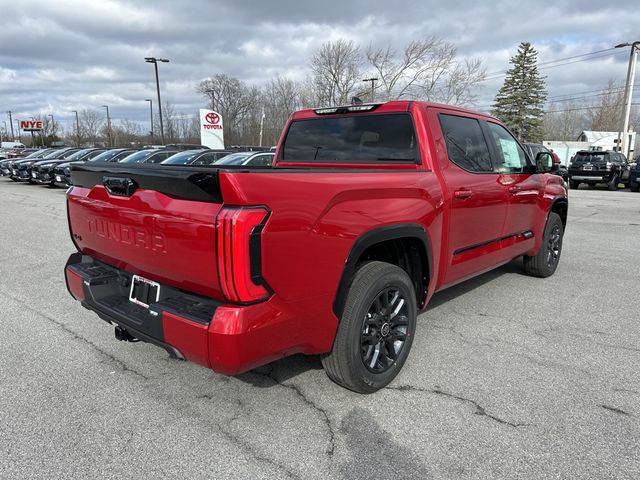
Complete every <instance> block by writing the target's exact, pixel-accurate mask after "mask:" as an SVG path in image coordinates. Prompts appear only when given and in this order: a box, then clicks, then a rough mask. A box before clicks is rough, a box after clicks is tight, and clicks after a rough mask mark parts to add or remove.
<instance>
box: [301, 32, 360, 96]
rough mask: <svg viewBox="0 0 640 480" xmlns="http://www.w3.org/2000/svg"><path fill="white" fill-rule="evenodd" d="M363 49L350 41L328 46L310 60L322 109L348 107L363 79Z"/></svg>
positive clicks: (341, 41)
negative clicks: (323, 106) (337, 106)
mask: <svg viewBox="0 0 640 480" xmlns="http://www.w3.org/2000/svg"><path fill="white" fill-rule="evenodd" d="M362 64H363V59H362V54H361V51H360V47H358V46H357V45H356V44H354V43H353V41H351V40H349V41H347V40H343V39H340V40H337V41H335V42H327V43H325V44H323V45H322V47H320V49H319V50H318V51H317V52H316V53H315V54H314V55H313V57H312V58H311V72H312V76H313V81H314V87H315V91H316V95H317V100H318V104H319V105H325V106H326V105H345V104H347V103H349V102H350V100H351V98H350V97H352V96H354V95H355V94H356V91H357V89H356V85H358V84H359V82H360V81H361V78H362Z"/></svg>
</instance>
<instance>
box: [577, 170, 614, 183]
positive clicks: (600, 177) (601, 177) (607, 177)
mask: <svg viewBox="0 0 640 480" xmlns="http://www.w3.org/2000/svg"><path fill="white" fill-rule="evenodd" d="M569 178H570V179H571V180H573V181H578V182H604V183H609V181H611V178H613V174H612V172H603V171H593V172H589V171H577V172H569Z"/></svg>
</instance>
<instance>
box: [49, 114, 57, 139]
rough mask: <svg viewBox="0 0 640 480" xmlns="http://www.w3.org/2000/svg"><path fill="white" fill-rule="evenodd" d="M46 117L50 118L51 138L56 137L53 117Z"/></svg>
mask: <svg viewBox="0 0 640 480" xmlns="http://www.w3.org/2000/svg"><path fill="white" fill-rule="evenodd" d="M47 117H51V137H55V136H56V122H55V120H54V119H53V115H51V114H49V115H47Z"/></svg>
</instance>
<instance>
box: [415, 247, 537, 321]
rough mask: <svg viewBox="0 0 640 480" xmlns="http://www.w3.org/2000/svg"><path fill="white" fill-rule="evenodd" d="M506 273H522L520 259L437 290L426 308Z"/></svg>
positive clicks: (451, 298)
mask: <svg viewBox="0 0 640 480" xmlns="http://www.w3.org/2000/svg"><path fill="white" fill-rule="evenodd" d="M506 274H520V275H524V274H525V273H524V270H523V268H522V259H521V258H518V259H516V260H512V261H511V262H509V263H507V264H505V265H503V266H501V267H498V268H496V269H494V270H491V271H489V272H487V273H483V274H482V275H478V276H477V277H474V278H471V279H469V280H466V281H464V282H462V283H459V284H458V285H454V286H453V287H449V288H447V289H446V290H442V291H440V292H437V293H435V294H434V295H433V297H431V300H430V301H429V304H428V305H427V310H426V312H428V311H429V310H431V309H433V308H437V307H439V306H440V305H442V304H443V303H447V302H448V301H449V300H453V299H454V298H457V297H459V296H461V295H464V294H466V293H469V292H471V291H473V290H475V289H476V288H478V287H481V286H483V285H484V284H485V283H488V282H491V281H493V280H495V279H496V278H499V277H501V276H502V275H506Z"/></svg>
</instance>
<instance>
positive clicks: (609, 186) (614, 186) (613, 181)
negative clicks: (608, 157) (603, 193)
mask: <svg viewBox="0 0 640 480" xmlns="http://www.w3.org/2000/svg"><path fill="white" fill-rule="evenodd" d="M618 183H620V177H619V176H618V174H614V175H613V177H611V180H610V181H609V183H607V189H608V190H610V191H614V190H617V189H618Z"/></svg>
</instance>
